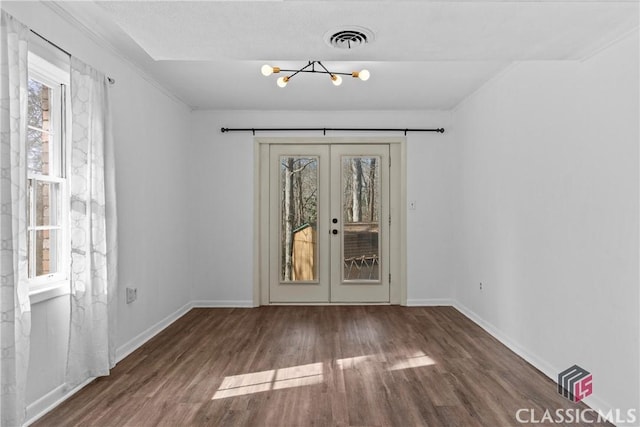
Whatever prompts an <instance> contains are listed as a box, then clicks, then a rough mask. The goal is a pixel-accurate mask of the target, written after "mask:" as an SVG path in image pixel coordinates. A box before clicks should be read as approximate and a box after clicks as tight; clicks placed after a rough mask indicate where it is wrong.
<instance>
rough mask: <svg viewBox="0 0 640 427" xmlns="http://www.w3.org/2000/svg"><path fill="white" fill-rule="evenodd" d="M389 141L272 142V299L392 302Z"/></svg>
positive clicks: (274, 300) (282, 300) (272, 301)
mask: <svg viewBox="0 0 640 427" xmlns="http://www.w3.org/2000/svg"><path fill="white" fill-rule="evenodd" d="M389 150H390V148H389V144H304V145H292V144H285V145H278V144H272V145H270V147H269V185H268V187H269V195H268V200H269V221H268V222H269V235H268V247H269V257H268V259H269V262H268V266H269V302H270V303H349V302H362V303H367V302H370V303H384V302H390V274H389V265H390V208H389V204H390V203H389V200H390V176H389V164H390V163H389Z"/></svg>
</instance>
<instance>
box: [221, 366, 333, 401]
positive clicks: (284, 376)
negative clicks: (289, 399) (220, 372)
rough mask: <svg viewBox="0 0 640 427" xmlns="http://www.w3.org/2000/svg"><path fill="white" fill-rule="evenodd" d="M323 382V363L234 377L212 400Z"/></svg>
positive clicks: (226, 378)
mask: <svg viewBox="0 0 640 427" xmlns="http://www.w3.org/2000/svg"><path fill="white" fill-rule="evenodd" d="M323 380H324V375H323V372H322V363H311V364H308V365H298V366H292V367H290V368H280V369H270V370H268V371H261V372H252V373H249V374H241V375H232V376H228V377H225V379H224V380H223V381H222V384H221V385H220V387H219V388H218V391H216V393H215V394H214V395H213V397H212V398H211V400H216V399H225V398H227V397H234V396H243V395H246V394H253V393H260V392H264V391H269V390H281V389H285V388H291V387H301V386H306V385H313V384H320V383H322V382H323Z"/></svg>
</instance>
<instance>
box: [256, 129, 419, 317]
mask: <svg viewBox="0 0 640 427" xmlns="http://www.w3.org/2000/svg"><path fill="white" fill-rule="evenodd" d="M406 142H407V140H406V138H405V137H254V186H253V189H254V190H253V204H254V216H253V218H254V220H253V230H254V233H253V234H254V239H253V241H254V245H253V266H254V268H253V305H254V306H256V307H257V306H260V305H269V304H270V302H269V256H268V254H269V168H268V167H261V166H262V165H267V166H268V164H269V146H270V145H271V144H350V145H353V144H389V147H390V155H391V165H392V167H391V174H390V180H391V182H390V184H391V188H399V189H400V190H399V191H392V192H391V197H390V207H391V218H392V222H391V227H390V232H391V242H390V243H391V254H392V256H391V263H390V272H391V277H392V279H391V285H390V303H391V304H400V305H406V304H407V263H406V259H407V244H406V232H407V226H406V219H407V211H406V209H407V208H406V206H407V180H406V176H407V175H406V163H407V162H406V153H407V150H406Z"/></svg>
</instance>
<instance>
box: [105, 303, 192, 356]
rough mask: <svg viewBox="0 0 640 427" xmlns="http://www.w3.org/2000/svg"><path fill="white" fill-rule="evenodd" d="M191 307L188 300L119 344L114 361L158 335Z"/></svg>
mask: <svg viewBox="0 0 640 427" xmlns="http://www.w3.org/2000/svg"><path fill="white" fill-rule="evenodd" d="M192 308H193V303H192V302H188V303H187V304H185V305H183V306H182V307H180V308H179V309H178V310H176V311H174V312H173V313H171V314H170V315H168V316H167V317H165V318H164V319H162V320H160V321H159V322H158V323H156V324H155V325H153V326H151V327H150V328H147V329H146V330H145V331H143V332H141V333H139V334H138V335H136V336H135V337H133V338H131V339H130V340H129V341H127V342H126V343H124V344H123V345H121V346H120V347H118V348H117V349H116V363H117V362H120V361H121V360H122V359H124V358H125V357H127V356H128V355H130V354H131V353H133V352H134V351H136V350H137V349H138V348H139V347H140V346H142V344H144V343H146V342H147V341H149V340H150V339H151V338H153V337H154V336H156V335H158V334H159V333H160V332H162V331H163V330H164V329H165V328H166V327H167V326H169V325H171V324H172V323H173V322H175V321H176V320H178V319H179V318H181V317H182V316H184V315H185V314H187V312H188V311H189V310H191V309H192Z"/></svg>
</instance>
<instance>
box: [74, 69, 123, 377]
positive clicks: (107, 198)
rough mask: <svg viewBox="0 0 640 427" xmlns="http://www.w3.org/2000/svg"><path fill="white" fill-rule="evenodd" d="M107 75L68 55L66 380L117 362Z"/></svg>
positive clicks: (105, 369)
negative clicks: (68, 316)
mask: <svg viewBox="0 0 640 427" xmlns="http://www.w3.org/2000/svg"><path fill="white" fill-rule="evenodd" d="M107 85H108V82H107V79H106V77H105V76H104V75H103V74H101V73H99V72H98V71H96V70H94V69H92V68H91V67H89V66H88V65H86V64H83V63H82V62H81V61H79V60H77V59H75V58H71V114H72V119H71V120H72V130H71V164H70V172H69V190H70V191H69V194H70V196H71V264H72V265H71V328H70V333H69V355H68V358H67V374H66V382H67V384H68V385H69V386H75V385H78V384H80V383H81V382H83V381H85V380H86V379H88V378H90V377H96V376H102V375H108V374H109V369H111V368H112V367H113V366H114V364H115V346H114V339H113V333H114V331H115V324H114V322H115V312H114V311H115V300H114V296H115V293H116V286H117V277H116V274H117V270H116V262H117V252H116V251H117V247H116V226H117V224H116V205H115V185H114V184H115V176H114V164H113V163H114V162H113V160H114V159H113V140H112V135H111V115H110V110H109V102H108V96H107V95H108V87H107Z"/></svg>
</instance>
